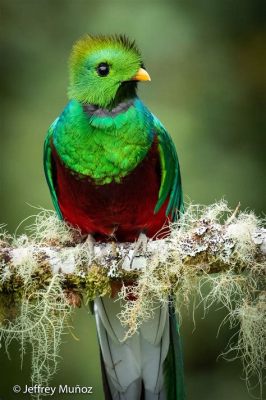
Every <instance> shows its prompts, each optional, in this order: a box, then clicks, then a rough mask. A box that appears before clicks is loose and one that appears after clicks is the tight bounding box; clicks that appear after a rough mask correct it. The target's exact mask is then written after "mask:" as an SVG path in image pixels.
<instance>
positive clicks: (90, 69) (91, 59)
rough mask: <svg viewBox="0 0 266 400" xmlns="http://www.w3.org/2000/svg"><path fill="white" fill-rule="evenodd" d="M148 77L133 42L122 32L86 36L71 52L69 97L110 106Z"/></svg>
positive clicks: (130, 94)
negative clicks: (109, 34)
mask: <svg viewBox="0 0 266 400" xmlns="http://www.w3.org/2000/svg"><path fill="white" fill-rule="evenodd" d="M148 80H150V77H149V74H148V73H147V72H146V70H145V69H144V68H143V63H142V60H141V56H140V53H139V51H138V49H137V47H136V46H135V43H134V42H130V41H129V40H128V39H127V38H126V37H125V36H122V35H119V36H117V35H115V36H89V35H87V36H85V37H83V38H81V39H80V40H79V41H78V42H77V43H76V44H75V45H74V47H73V49H72V53H71V56H70V85H69V91H68V94H69V97H70V99H75V100H78V101H80V102H82V103H89V104H95V105H97V106H99V107H111V106H112V105H114V104H116V103H119V101H123V100H125V98H127V97H131V96H133V95H134V94H135V90H136V82H137V81H148Z"/></svg>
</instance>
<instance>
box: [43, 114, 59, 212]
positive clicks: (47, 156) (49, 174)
mask: <svg viewBox="0 0 266 400" xmlns="http://www.w3.org/2000/svg"><path fill="white" fill-rule="evenodd" d="M58 119H59V118H57V119H56V120H55V121H54V122H53V123H52V125H51V126H50V128H49V129H48V132H47V135H46V138H45V142H44V152H43V165H44V172H45V177H46V180H47V183H48V186H49V189H50V192H51V196H52V201H53V205H54V208H55V210H56V212H57V215H58V217H59V218H60V219H63V217H62V213H61V210H60V207H59V204H58V199H57V195H56V191H55V187H54V181H53V171H52V149H51V137H52V135H53V132H54V130H55V127H56V125H57V122H58Z"/></svg>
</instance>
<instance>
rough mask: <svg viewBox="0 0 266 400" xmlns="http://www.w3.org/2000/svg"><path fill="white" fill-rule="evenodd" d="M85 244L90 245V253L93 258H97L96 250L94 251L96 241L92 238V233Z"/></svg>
mask: <svg viewBox="0 0 266 400" xmlns="http://www.w3.org/2000/svg"><path fill="white" fill-rule="evenodd" d="M85 243H86V244H87V245H88V248H89V252H90V254H91V256H92V257H95V249H94V246H95V239H94V237H93V236H92V234H91V233H89V234H88V236H87V238H86V240H85Z"/></svg>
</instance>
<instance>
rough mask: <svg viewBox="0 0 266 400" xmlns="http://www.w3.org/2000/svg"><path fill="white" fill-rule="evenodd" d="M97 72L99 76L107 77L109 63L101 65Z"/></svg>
mask: <svg viewBox="0 0 266 400" xmlns="http://www.w3.org/2000/svg"><path fill="white" fill-rule="evenodd" d="M96 70H97V74H98V75H99V76H107V75H108V74H109V71H110V67H109V65H108V64H107V63H100V64H99V65H98V67H97V68H96Z"/></svg>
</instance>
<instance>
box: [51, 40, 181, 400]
mask: <svg viewBox="0 0 266 400" xmlns="http://www.w3.org/2000/svg"><path fill="white" fill-rule="evenodd" d="M150 80H151V78H150V75H149V73H148V72H147V69H146V68H145V66H144V63H143V60H142V56H141V53H140V51H139V49H138V47H137V45H136V43H135V41H132V40H130V39H128V37H126V36H125V35H118V34H115V35H89V34H86V35H85V36H83V37H82V38H81V39H79V40H78V41H77V42H76V43H75V44H74V46H73V48H72V51H71V54H70V60H69V86H68V97H69V102H68V103H67V105H66V106H65V108H64V109H63V111H62V113H61V114H60V115H59V116H58V118H56V120H55V121H54V122H53V123H52V124H51V126H50V127H49V129H48V132H47V135H46V139H45V143H44V170H45V176H46V180H47V183H48V186H49V189H50V194H51V198H52V202H53V205H54V207H55V210H56V212H57V215H58V217H59V218H60V219H62V220H64V221H66V222H67V223H68V224H70V225H71V226H73V227H75V228H78V229H79V230H80V232H81V233H82V235H84V236H85V237H86V238H87V239H88V240H89V242H90V243H94V241H98V242H108V241H110V240H113V241H117V242H135V244H136V249H137V250H136V252H137V251H140V248H141V246H143V249H145V246H146V243H147V240H148V239H150V240H152V239H155V238H157V237H158V232H164V231H165V230H164V228H165V226H169V224H170V223H171V222H173V221H177V219H178V218H179V215H180V214H181V213H182V212H183V208H184V205H183V195H182V185H181V176H180V166H179V161H178V157H177V152H176V149H175V145H174V143H173V140H172V138H171V136H170V135H169V133H168V132H167V130H166V129H165V128H164V126H163V124H162V123H161V122H160V121H159V119H158V118H157V117H155V115H153V114H152V112H151V111H150V110H149V109H148V108H147V107H146V105H145V104H144V103H143V102H142V101H141V99H140V98H139V97H138V95H137V85H138V83H139V82H148V81H150ZM144 251H145V250H144ZM128 301H134V300H130V299H129V300H128ZM120 310H121V304H120V303H119V301H116V299H114V298H112V297H108V296H104V297H99V298H96V299H95V301H94V314H95V319H96V326H97V333H98V341H99V344H100V359H101V368H102V379H103V387H104V395H105V399H106V400H144V399H145V400H159V399H160V400H183V399H184V398H185V394H184V381H183V361H182V350H181V339H180V334H179V326H178V323H177V320H176V317H175V312H174V308H173V305H172V302H169V305H165V304H164V305H159V306H157V307H156V308H155V311H154V316H153V318H152V319H150V320H148V321H146V322H143V324H142V325H141V327H140V328H139V332H137V333H135V334H134V335H133V336H132V337H130V338H128V339H127V340H125V341H123V337H124V336H125V328H123V327H122V325H121V323H120V321H119V320H118V318H117V314H118V313H119V311H120Z"/></svg>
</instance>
